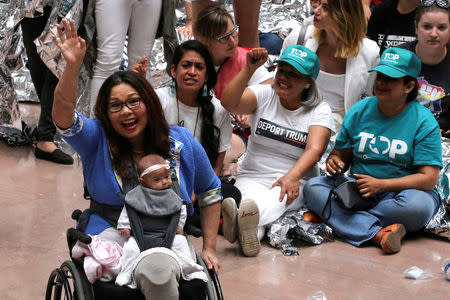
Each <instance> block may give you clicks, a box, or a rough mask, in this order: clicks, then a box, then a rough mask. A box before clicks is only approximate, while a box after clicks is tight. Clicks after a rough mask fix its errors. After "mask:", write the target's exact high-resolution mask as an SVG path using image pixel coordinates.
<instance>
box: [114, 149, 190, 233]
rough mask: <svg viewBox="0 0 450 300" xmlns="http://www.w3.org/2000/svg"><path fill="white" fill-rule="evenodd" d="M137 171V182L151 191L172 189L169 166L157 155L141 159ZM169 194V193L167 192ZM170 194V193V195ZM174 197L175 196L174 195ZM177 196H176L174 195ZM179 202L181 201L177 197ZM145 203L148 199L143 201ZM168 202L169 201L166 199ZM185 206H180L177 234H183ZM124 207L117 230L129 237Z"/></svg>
mask: <svg viewBox="0 0 450 300" xmlns="http://www.w3.org/2000/svg"><path fill="white" fill-rule="evenodd" d="M137 171H138V173H139V174H140V177H139V182H140V184H141V185H142V186H144V187H147V188H149V189H153V190H167V189H170V188H171V187H172V178H171V176H170V166H169V164H168V163H167V162H166V160H164V158H163V157H162V156H160V155H157V154H149V155H146V156H144V157H143V158H141V160H140V161H139V163H138V166H137ZM167 192H171V191H167ZM171 194H172V193H171ZM175 195H176V194H175ZM176 196H177V195H176ZM178 199H179V201H181V202H182V200H181V199H180V198H179V197H178ZM145 200H146V201H147V200H149V199H145ZM168 200H169V199H168ZM186 217H187V214H186V206H184V205H183V206H182V211H181V214H180V221H179V223H178V227H177V231H176V233H177V234H182V233H183V227H184V224H185V222H186ZM127 219H128V215H127V211H126V207H125V206H124V207H123V209H122V213H121V215H120V217H119V221H118V226H117V229H118V230H119V233H120V235H122V236H124V237H129V236H130V234H131V230H130V229H131V228H130V226H129V220H127Z"/></svg>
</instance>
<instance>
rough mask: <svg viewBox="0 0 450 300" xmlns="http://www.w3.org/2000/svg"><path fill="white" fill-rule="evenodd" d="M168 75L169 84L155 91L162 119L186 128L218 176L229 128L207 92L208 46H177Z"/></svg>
mask: <svg viewBox="0 0 450 300" xmlns="http://www.w3.org/2000/svg"><path fill="white" fill-rule="evenodd" d="M171 75H172V86H171V87H164V88H159V89H157V90H156V94H157V95H158V98H159V99H160V101H161V106H162V108H163V111H164V115H165V117H166V120H167V122H168V123H169V125H178V126H183V127H186V128H187V129H189V131H190V132H191V133H192V134H193V135H194V137H195V138H196V139H197V140H198V141H199V142H200V143H201V144H202V146H203V148H204V149H205V151H206V154H207V155H208V158H209V160H210V162H211V165H212V166H213V168H214V171H215V173H216V174H217V175H218V176H219V175H220V171H221V170H222V167H223V159H224V157H225V151H227V150H228V149H230V148H231V145H230V140H231V134H232V129H231V120H230V115H229V114H228V112H227V111H226V110H225V109H224V108H223V107H222V105H221V104H220V101H219V100H218V99H217V98H216V97H213V96H211V95H210V90H211V89H212V88H213V86H214V85H215V84H216V81H217V75H216V71H215V70H214V65H213V62H212V58H211V55H210V54H209V52H208V48H206V46H205V45H203V44H202V43H200V42H199V41H195V40H192V41H186V42H184V43H182V44H181V45H179V46H178V47H177V48H176V49H175V52H174V55H173V57H172V67H171Z"/></svg>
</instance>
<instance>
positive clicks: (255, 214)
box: [237, 199, 261, 256]
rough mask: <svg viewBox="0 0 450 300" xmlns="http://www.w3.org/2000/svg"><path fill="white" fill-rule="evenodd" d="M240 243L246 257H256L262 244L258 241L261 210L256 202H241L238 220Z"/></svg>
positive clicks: (248, 200) (246, 200) (250, 200)
mask: <svg viewBox="0 0 450 300" xmlns="http://www.w3.org/2000/svg"><path fill="white" fill-rule="evenodd" d="M237 223H238V228H239V241H240V243H241V247H242V252H243V253H244V255H245V256H256V255H258V253H259V250H260V248H261V244H260V243H259V239H258V223H259V210H258V206H257V205H256V202H255V201H254V200H252V199H245V200H243V201H242V202H241V205H240V206H239V211H238V218H237Z"/></svg>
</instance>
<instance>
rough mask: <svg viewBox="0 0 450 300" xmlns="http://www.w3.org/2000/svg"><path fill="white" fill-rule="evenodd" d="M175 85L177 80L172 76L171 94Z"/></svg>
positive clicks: (173, 92)
mask: <svg viewBox="0 0 450 300" xmlns="http://www.w3.org/2000/svg"><path fill="white" fill-rule="evenodd" d="M176 86H177V82H176V81H175V79H174V78H172V83H171V84H170V92H171V93H172V94H175V87H176Z"/></svg>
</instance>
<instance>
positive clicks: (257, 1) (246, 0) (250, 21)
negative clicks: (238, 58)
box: [233, 0, 262, 48]
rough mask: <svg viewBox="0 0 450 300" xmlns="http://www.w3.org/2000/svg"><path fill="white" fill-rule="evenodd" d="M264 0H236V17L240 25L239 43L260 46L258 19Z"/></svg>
mask: <svg viewBox="0 0 450 300" xmlns="http://www.w3.org/2000/svg"><path fill="white" fill-rule="evenodd" d="M261 1H262V0H234V2H233V6H234V18H235V19H236V24H237V25H239V45H241V46H243V47H248V48H256V47H259V35H258V21H259V9H260V7H261Z"/></svg>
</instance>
